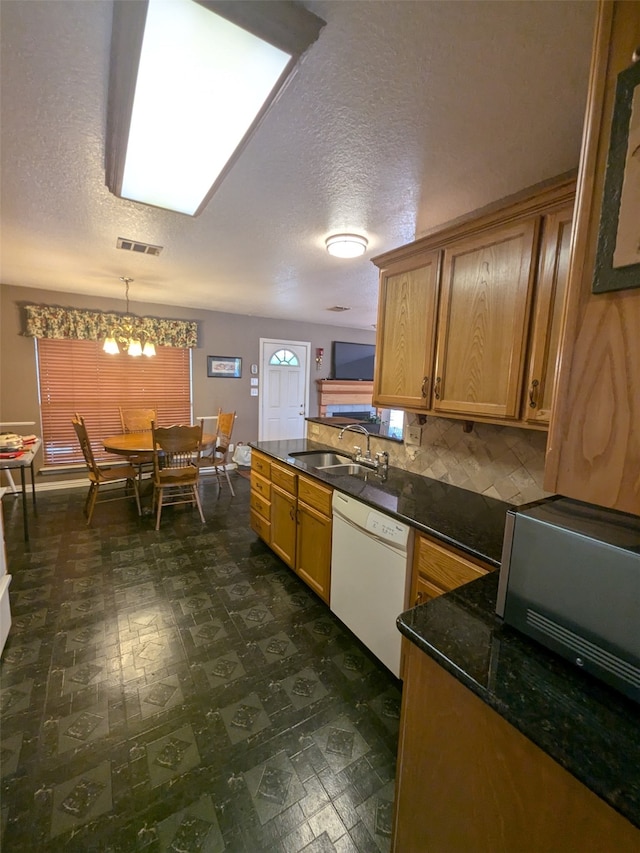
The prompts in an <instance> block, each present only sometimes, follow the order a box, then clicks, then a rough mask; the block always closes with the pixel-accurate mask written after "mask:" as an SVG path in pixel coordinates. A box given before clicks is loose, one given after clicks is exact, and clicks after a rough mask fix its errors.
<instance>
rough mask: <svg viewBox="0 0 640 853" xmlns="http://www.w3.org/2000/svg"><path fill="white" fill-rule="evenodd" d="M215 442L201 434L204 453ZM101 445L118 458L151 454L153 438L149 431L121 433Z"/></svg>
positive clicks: (213, 438)
mask: <svg viewBox="0 0 640 853" xmlns="http://www.w3.org/2000/svg"><path fill="white" fill-rule="evenodd" d="M215 440H216V437H215V435H210V434H208V433H203V435H202V450H203V451H206V450H207V448H209V447H211V446H212V445H213V443H214V441H215ZM102 445H103V447H104V449H105V450H106V451H107V453H117V454H118V456H130V455H135V454H137V453H153V437H152V434H151V430H145V431H144V432H123V433H121V434H120V435H110V436H109V437H108V438H103V439H102Z"/></svg>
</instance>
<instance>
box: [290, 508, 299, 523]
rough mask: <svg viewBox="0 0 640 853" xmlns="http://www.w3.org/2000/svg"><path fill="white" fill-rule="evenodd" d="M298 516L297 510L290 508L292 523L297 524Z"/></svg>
mask: <svg viewBox="0 0 640 853" xmlns="http://www.w3.org/2000/svg"><path fill="white" fill-rule="evenodd" d="M296 516H297V513H296V510H295V508H294V507H292V506H290V507H289V518H290V519H291V521H295V522H297V521H298V519H297V518H296Z"/></svg>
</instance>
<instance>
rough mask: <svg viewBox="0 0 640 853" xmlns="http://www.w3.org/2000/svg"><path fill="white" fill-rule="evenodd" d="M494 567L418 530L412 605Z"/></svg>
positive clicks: (440, 593) (414, 556) (477, 576)
mask: <svg viewBox="0 0 640 853" xmlns="http://www.w3.org/2000/svg"><path fill="white" fill-rule="evenodd" d="M491 570H492V567H491V566H489V565H487V564H485V563H482V562H480V560H474V559H473V558H472V557H468V556H466V555H462V554H461V553H459V552H458V551H456V550H455V549H453V548H447V547H446V546H444V545H441V544H439V543H437V542H435V541H434V540H432V539H430V538H429V537H428V536H424V535H423V534H421V533H418V534H417V535H416V538H415V544H414V550H413V571H412V582H411V598H410V606H411V607H414V606H415V605H416V604H424V602H425V601H429V599H431V598H436V597H437V596H438V595H442V594H443V593H445V592H450V591H451V590H452V589H455V588H456V587H458V586H462V585H463V584H465V583H469V581H472V580H476V578H479V577H481V576H482V575H486V574H487V572H489V571H491Z"/></svg>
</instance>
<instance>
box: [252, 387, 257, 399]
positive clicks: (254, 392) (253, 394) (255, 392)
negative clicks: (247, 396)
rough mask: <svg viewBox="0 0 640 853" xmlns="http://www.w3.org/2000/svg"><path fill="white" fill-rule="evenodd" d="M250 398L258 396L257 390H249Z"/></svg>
mask: <svg viewBox="0 0 640 853" xmlns="http://www.w3.org/2000/svg"><path fill="white" fill-rule="evenodd" d="M251 396H252V397H257V396H258V389H257V388H252V389H251Z"/></svg>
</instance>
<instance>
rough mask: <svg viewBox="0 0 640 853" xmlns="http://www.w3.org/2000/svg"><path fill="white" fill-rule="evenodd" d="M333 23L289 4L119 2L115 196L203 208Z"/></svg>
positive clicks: (113, 117)
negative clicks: (305, 55) (300, 62)
mask: <svg viewBox="0 0 640 853" xmlns="http://www.w3.org/2000/svg"><path fill="white" fill-rule="evenodd" d="M323 26H324V21H322V20H321V19H320V18H318V17H316V16H315V15H313V14H312V13H311V12H309V11H308V10H307V9H305V8H303V7H302V6H300V5H298V4H297V3H292V2H289V0H271V2H269V3H263V2H252V0H247V2H242V3H238V2H213V0H197V2H196V0H136V2H132V0H115V3H114V13H113V32H112V38H111V70H110V77H109V109H108V114H107V145H106V183H107V186H108V188H109V189H110V190H111V192H112V193H114V194H115V195H117V196H119V197H121V198H127V199H131V200H132V201H139V202H143V203H144V204H150V205H154V206H155V207H162V208H167V209H168V210H175V211H178V212H180V213H186V214H189V215H192V216H195V215H197V214H198V213H200V212H201V211H202V209H203V208H204V207H205V205H206V204H207V202H208V201H209V199H210V198H211V196H212V195H213V193H214V192H215V190H216V189H217V187H218V186H219V184H220V183H221V181H222V180H223V178H224V177H225V175H226V174H227V172H228V171H229V169H230V168H231V165H232V164H233V162H234V161H235V160H236V159H237V157H238V156H239V154H240V152H241V151H242V149H243V148H244V147H245V146H246V144H247V142H248V141H249V139H250V138H251V136H252V134H253V133H254V132H255V130H256V128H257V127H258V125H259V124H260V122H261V121H262V119H263V118H264V116H265V115H266V113H267V111H268V109H269V107H270V106H271V104H272V103H273V102H274V100H275V98H276V97H277V96H278V95H279V93H280V92H281V91H282V89H283V88H284V86H285V85H286V83H287V82H288V81H289V80H290V79H291V77H292V75H293V73H294V70H295V67H296V64H297V62H298V60H299V58H300V56H301V55H302V54H303V53H304V51H305V50H307V48H308V47H309V46H310V45H311V44H313V42H314V41H315V40H316V39H317V38H318V35H319V34H320V30H321V29H322V27H323Z"/></svg>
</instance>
